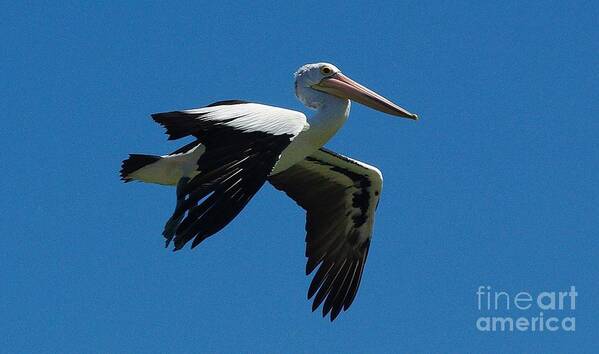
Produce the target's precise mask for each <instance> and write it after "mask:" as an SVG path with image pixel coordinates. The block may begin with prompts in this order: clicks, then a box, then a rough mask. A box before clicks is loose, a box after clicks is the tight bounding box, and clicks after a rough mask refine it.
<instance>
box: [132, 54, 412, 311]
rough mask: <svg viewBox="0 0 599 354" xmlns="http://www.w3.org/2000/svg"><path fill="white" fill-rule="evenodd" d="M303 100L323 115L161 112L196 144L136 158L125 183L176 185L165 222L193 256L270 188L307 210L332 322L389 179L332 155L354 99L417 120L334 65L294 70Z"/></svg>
mask: <svg viewBox="0 0 599 354" xmlns="http://www.w3.org/2000/svg"><path fill="white" fill-rule="evenodd" d="M295 94H296V96H297V98H298V99H299V100H300V101H301V102H302V103H303V104H304V105H305V106H306V107H308V108H310V109H312V110H314V111H315V113H314V114H313V115H312V116H311V117H310V118H307V117H306V116H305V115H304V114H303V113H300V112H297V111H293V110H288V109H284V108H279V107H273V106H268V105H264V104H260V103H253V102H247V101H239V100H229V101H220V102H215V103H212V104H209V105H207V106H205V107H201V108H196V109H189V110H180V111H172V112H165V113H156V114H153V115H152V118H153V119H154V121H156V122H157V123H159V124H161V125H162V126H163V127H164V128H165V129H166V134H167V135H168V139H169V140H176V139H181V138H185V137H188V136H192V137H195V141H193V142H191V143H189V144H187V145H185V146H183V147H181V148H180V149H178V150H176V151H174V152H172V153H170V154H168V155H163V156H155V155H141V154H130V155H129V158H128V159H126V160H124V161H123V163H122V166H121V167H122V168H121V171H120V175H121V179H122V180H124V181H125V182H129V181H134V180H135V181H142V182H146V183H157V184H162V185H172V186H176V197H177V199H176V207H175V210H174V212H173V215H172V216H171V217H170V219H169V220H168V221H167V222H166V225H165V227H164V231H163V236H164V237H165V239H166V247H168V246H169V244H170V243H171V242H172V243H173V244H174V250H175V251H176V250H179V249H181V248H182V247H184V246H185V245H186V244H187V243H188V242H190V241H192V244H191V248H192V249H193V248H194V247H196V246H197V245H199V244H200V243H201V242H202V241H203V240H205V239H206V238H208V237H209V236H212V235H214V234H215V233H217V232H218V231H220V230H221V229H222V228H223V227H225V226H226V225H227V224H228V223H229V222H231V220H233V219H234V218H235V217H236V216H237V215H238V214H239V213H240V212H241V210H242V209H243V208H244V207H245V205H246V204H247V203H248V202H249V201H250V199H252V197H253V196H254V194H256V192H258V190H259V189H260V188H261V187H262V186H263V185H264V183H265V182H266V181H269V182H270V183H271V184H272V185H273V186H274V187H275V188H276V189H278V190H281V191H283V192H285V193H286V194H287V195H288V196H289V197H291V198H292V199H293V200H294V201H295V202H296V203H297V204H298V205H299V206H300V207H302V208H303V209H305V211H306V257H307V258H308V261H307V264H306V275H310V274H311V273H312V272H314V270H316V268H318V270H317V271H316V273H315V275H314V277H313V279H312V281H311V283H310V287H309V290H308V299H312V297H314V300H313V303H312V311H315V310H316V309H317V308H318V307H319V306H320V305H321V304H322V303H323V302H324V305H323V306H322V316H323V317H326V316H327V314H330V320H331V321H333V320H335V318H336V317H337V316H338V315H339V313H340V312H341V310H343V311H346V310H347V309H348V308H349V307H350V306H351V304H352V302H353V301H354V299H355V297H356V293H357V291H358V287H359V286H360V281H361V279H362V273H363V270H364V264H365V263H366V258H367V256H368V249H369V246H370V240H371V238H372V228H373V223H374V214H375V210H376V208H377V206H378V201H379V198H380V193H381V189H382V186H383V176H382V175H381V172H380V171H379V170H378V169H377V168H376V167H373V166H370V165H368V164H365V163H363V162H360V161H357V160H354V159H351V158H349V157H346V156H343V155H340V154H338V153H335V152H333V151H331V150H328V149H326V148H324V147H323V146H324V144H325V143H326V142H327V141H328V140H329V139H331V137H332V136H333V135H335V133H336V132H337V131H338V130H339V128H341V126H343V124H344V123H345V121H346V120H347V117H348V115H349V110H350V100H351V101H355V102H358V103H360V104H363V105H366V106H368V107H370V108H373V109H376V110H378V111H381V112H384V113H387V114H390V115H393V116H399V117H404V118H409V119H413V120H417V119H418V116H417V115H416V114H413V113H410V112H408V111H407V110H405V109H404V108H402V107H400V106H398V105H396V104H395V103H393V102H391V101H389V100H388V99H386V98H384V97H382V96H381V95H379V94H377V93H375V92H374V91H372V90H370V89H368V88H366V87H364V86H362V85H360V84H359V83H357V82H355V81H353V80H351V79H350V78H349V77H347V76H345V75H344V74H342V73H341V71H340V70H339V69H338V68H337V67H336V66H335V65H332V64H329V63H316V64H306V65H304V66H302V67H300V68H299V69H298V70H297V72H295Z"/></svg>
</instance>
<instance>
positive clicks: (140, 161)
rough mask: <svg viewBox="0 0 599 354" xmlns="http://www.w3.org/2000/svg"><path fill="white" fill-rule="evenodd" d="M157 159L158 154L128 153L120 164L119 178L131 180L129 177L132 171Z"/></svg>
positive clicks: (158, 157)
mask: <svg viewBox="0 0 599 354" xmlns="http://www.w3.org/2000/svg"><path fill="white" fill-rule="evenodd" d="M158 160H160V156H156V155H142V154H130V155H129V158H128V159H126V160H123V164H122V165H121V179H122V180H123V181H125V183H127V182H131V181H132V180H133V178H132V177H130V175H131V174H132V173H134V172H135V171H137V170H139V169H140V168H142V167H145V166H147V165H149V164H151V163H154V162H156V161H158Z"/></svg>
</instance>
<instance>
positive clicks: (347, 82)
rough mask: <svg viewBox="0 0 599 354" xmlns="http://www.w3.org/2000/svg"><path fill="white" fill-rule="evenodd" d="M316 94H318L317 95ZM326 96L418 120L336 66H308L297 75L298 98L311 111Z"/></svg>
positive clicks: (298, 71)
mask: <svg viewBox="0 0 599 354" xmlns="http://www.w3.org/2000/svg"><path fill="white" fill-rule="evenodd" d="M314 90H316V92H315V91H314ZM320 92H324V93H327V94H330V95H333V96H336V97H339V98H342V99H349V100H352V101H356V102H358V103H361V104H363V105H365V106H368V107H370V108H373V109H376V110H377V111H381V112H384V113H387V114H391V115H394V116H399V117H404V118H410V119H418V116H417V115H416V114H413V113H410V112H408V111H407V110H405V109H403V108H401V107H400V106H398V105H396V104H395V103H393V102H391V101H389V100H388V99H386V98H385V97H383V96H381V95H379V94H377V93H376V92H374V91H372V90H370V89H368V88H366V87H364V86H362V85H360V84H359V83H357V82H355V81H353V80H352V79H350V78H349V77H347V76H345V75H343V74H342V73H341V70H339V68H337V67H336V66H335V65H333V64H329V63H316V64H306V65H304V66H302V67H301V68H299V69H298V70H297V71H296V72H295V94H296V95H297V97H298V98H299V100H300V101H302V103H304V104H305V105H306V106H308V107H312V108H318V107H319V104H320V101H319V100H318V96H319V94H317V93H320Z"/></svg>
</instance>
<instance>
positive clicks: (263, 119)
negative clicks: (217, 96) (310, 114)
mask: <svg viewBox="0 0 599 354" xmlns="http://www.w3.org/2000/svg"><path fill="white" fill-rule="evenodd" d="M181 112H183V113H187V114H192V115H193V114H199V115H201V117H202V119H203V120H210V121H213V122H215V121H222V124H223V125H226V126H229V127H231V128H234V129H238V130H241V131H245V132H256V131H259V132H264V133H269V134H272V135H282V134H293V135H297V134H298V133H299V132H301V131H302V130H306V129H307V128H308V127H309V125H308V122H307V119H306V116H305V115H304V114H303V113H301V112H297V111H293V110H289V109H285V108H279V107H273V106H267V105H263V104H259V103H243V104H234V105H222V106H212V107H202V108H196V109H189V110H184V111H181Z"/></svg>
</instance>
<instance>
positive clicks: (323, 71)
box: [320, 66, 333, 75]
mask: <svg viewBox="0 0 599 354" xmlns="http://www.w3.org/2000/svg"><path fill="white" fill-rule="evenodd" d="M332 72H333V70H332V69H331V68H329V67H328V66H323V67H322V68H320V73H321V74H323V75H329V74H331V73H332Z"/></svg>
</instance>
